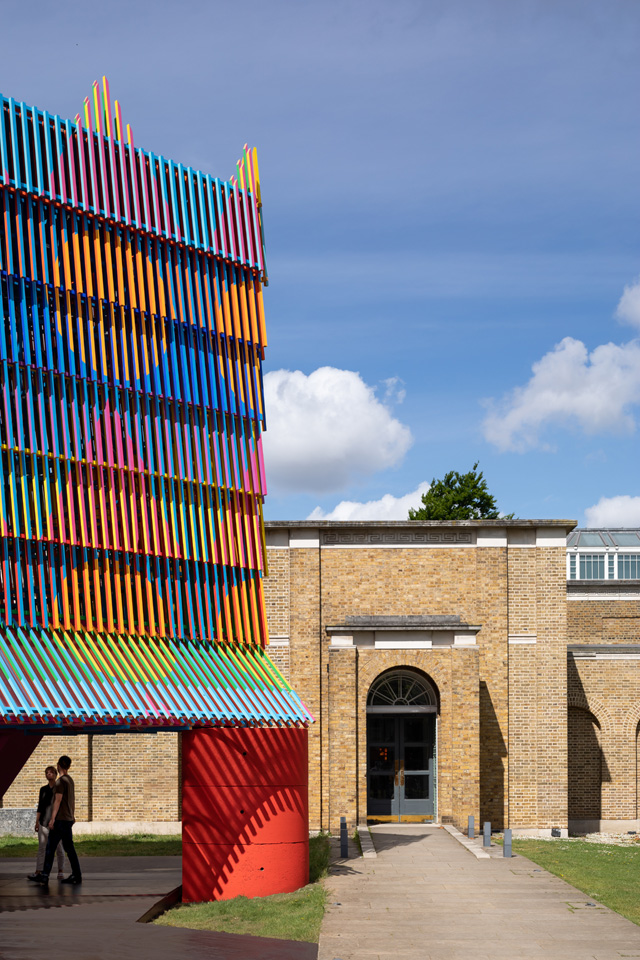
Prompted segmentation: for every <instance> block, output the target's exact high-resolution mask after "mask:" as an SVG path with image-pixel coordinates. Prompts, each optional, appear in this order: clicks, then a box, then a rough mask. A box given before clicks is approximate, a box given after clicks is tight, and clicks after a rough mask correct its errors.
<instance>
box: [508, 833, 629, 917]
mask: <svg viewBox="0 0 640 960" xmlns="http://www.w3.org/2000/svg"><path fill="white" fill-rule="evenodd" d="M513 850H514V853H519V854H521V855H522V856H523V857H527V858H528V859H529V860H533V862H534V863H537V864H539V865H540V866H541V867H544V869H545V870H548V871H549V873H554V874H555V875H556V877H561V878H562V879H563V880H566V881H567V883H570V884H572V886H574V887H577V888H578V890H582V892H583V893H586V895H587V896H588V897H591V898H593V899H594V900H598V901H599V902H600V903H603V904H604V905H605V906H606V907H610V908H611V909H612V910H615V911H616V913H620V914H622V916H623V917H626V918H627V919H628V920H632V921H633V922H634V923H637V924H639V925H640V849H639V848H638V847H635V848H630V847H626V846H625V847H617V846H614V845H613V844H603V843H587V842H586V841H585V842H582V841H580V840H571V841H568V842H563V841H562V840H554V841H549V840H514V841H513Z"/></svg>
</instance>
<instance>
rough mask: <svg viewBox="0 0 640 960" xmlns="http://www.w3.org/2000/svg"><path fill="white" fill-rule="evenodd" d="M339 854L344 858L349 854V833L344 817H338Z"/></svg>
mask: <svg viewBox="0 0 640 960" xmlns="http://www.w3.org/2000/svg"><path fill="white" fill-rule="evenodd" d="M340 856H341V857H343V858H344V859H346V858H347V857H348V856H349V834H348V833H347V818H346V817H340Z"/></svg>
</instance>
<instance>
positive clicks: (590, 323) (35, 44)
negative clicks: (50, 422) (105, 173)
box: [0, 0, 640, 525]
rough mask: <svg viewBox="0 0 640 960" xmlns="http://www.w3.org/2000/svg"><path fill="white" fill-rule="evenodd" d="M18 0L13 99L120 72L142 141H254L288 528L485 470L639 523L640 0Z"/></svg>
mask: <svg viewBox="0 0 640 960" xmlns="http://www.w3.org/2000/svg"><path fill="white" fill-rule="evenodd" d="M0 4H1V5H0V13H2V24H3V26H2V32H3V41H4V42H3V57H2V62H1V63H0V89H1V90H2V92H3V93H4V94H5V95H12V96H14V97H16V98H19V99H21V100H25V101H26V102H27V103H35V104H37V105H38V106H39V107H42V108H47V109H49V110H51V111H54V112H57V113H60V114H62V115H67V116H73V115H75V113H76V112H77V111H78V109H79V108H80V106H81V104H82V101H83V99H84V97H85V95H87V94H88V93H89V91H90V88H91V84H92V82H93V80H94V79H96V78H98V77H100V76H101V75H102V74H103V73H106V74H107V76H108V78H109V81H110V85H111V92H112V96H115V97H117V98H118V99H119V100H120V101H121V104H122V108H123V113H124V117H125V121H128V122H130V123H131V125H132V128H133V131H134V135H135V141H136V144H137V145H139V146H144V147H146V148H149V149H152V150H154V151H157V152H161V153H163V154H165V155H168V156H173V157H174V158H176V159H180V160H182V161H183V162H186V163H188V164H190V165H192V166H199V167H201V168H202V169H204V170H206V171H209V172H211V173H214V174H215V175H217V176H225V177H226V176H229V175H230V174H231V173H232V172H233V170H234V164H235V160H236V159H237V157H238V156H239V152H240V150H241V148H242V145H243V144H244V143H245V141H248V142H249V143H250V144H251V145H255V146H257V148H258V151H259V157H260V167H261V177H262V185H263V199H264V204H265V209H264V215H265V226H266V236H267V260H268V264H269V273H270V286H269V288H268V289H267V290H266V293H265V299H266V309H267V320H268V329H269V336H270V346H269V350H268V356H267V361H266V367H265V370H266V373H267V377H266V383H267V393H268V396H269V400H270V403H269V408H268V411H267V413H268V423H269V431H268V433H267V437H266V444H265V446H266V458H267V471H268V478H269V483H270V494H269V497H268V500H267V506H266V515H267V517H268V518H270V519H303V518H305V517H307V516H308V515H310V514H311V513H312V511H315V512H314V516H342V517H344V518H349V517H356V516H358V517H366V516H371V517H376V516H404V515H405V513H406V507H407V503H408V502H409V500H408V499H407V495H409V494H410V493H412V492H414V491H416V490H417V489H418V488H419V485H420V484H421V483H423V484H424V483H425V482H428V481H429V480H430V479H431V478H432V477H434V476H436V477H438V476H441V475H442V474H443V473H444V472H445V471H447V470H449V469H457V470H461V471H464V470H467V469H469V468H470V467H471V465H472V464H473V462H474V461H475V460H479V461H480V465H481V468H482V469H483V470H484V473H485V475H486V477H487V479H488V481H489V486H490V489H491V490H492V491H493V492H494V493H495V494H496V495H497V498H498V502H499V505H500V507H501V508H502V509H504V510H505V511H513V512H515V514H516V515H517V516H520V517H564V518H575V519H576V520H578V521H579V522H580V523H585V521H587V522H591V523H608V524H638V525H640V497H639V496H638V494H639V493H640V491H639V490H638V482H637V477H638V465H639V461H640V458H639V456H638V447H637V423H636V422H637V416H638V407H639V406H640V344H639V342H638V336H639V335H640V288H639V287H637V286H636V284H637V283H638V277H639V276H640V177H639V176H638V170H639V167H640V123H639V122H638V94H639V93H640V59H639V58H638V55H637V51H638V47H639V43H640V8H639V7H638V4H637V3H636V2H635V0H629V2H626V0H609V2H608V3H607V4H603V3H601V2H591V0H580V2H575V3H574V2H569V0H554V2H519V0H504V2H497V0H496V2H491V0H486V2H475V0H473V2H472V0H466V2H465V0H446V2H435V0H434V2H412V0H406V2H405V0H395V2H394V3H381V2H378V0H369V2H350V0H342V2H333V0H325V2H324V3H323V4H318V3H307V2H270V0H262V2H251V0H249V2H245V3H243V4H241V5H238V6H234V5H229V4H222V3H218V2H216V0H209V2H203V3H199V2H189V0H185V2H183V3H181V4H179V5H178V4H174V3H172V4H169V3H166V2H164V0H155V2H153V3H150V2H149V3H147V2H129V3H120V2H115V3H106V4H104V5H103V6H102V7H101V8H99V7H98V5H90V4H85V3H82V4H80V3H75V2H71V3H64V2H63V3H61V4H57V5H52V4H46V5H45V4H44V3H41V2H40V0H37V2H35V3H31V4H29V5H23V6H22V8H16V6H15V5H14V4H9V3H8V2H7V0H0ZM94 7H95V9H94ZM625 288H627V293H626V295H625V299H624V301H623V304H622V307H621V308H620V309H619V303H620V301H621V298H622V297H623V294H624V291H625ZM616 311H618V316H616ZM566 338H570V339H568V340H567V339H566ZM634 338H635V339H634ZM609 344H611V345H612V346H607V345H609ZM558 345H560V346H558ZM534 365H535V372H533V371H532V368H533V367H534ZM514 391H515V392H514ZM414 497H415V494H414ZM383 498H386V499H384V501H383ZM345 501H348V502H351V503H352V504H365V503H368V504H370V506H368V507H367V508H362V507H358V506H352V507H346V506H344V505H343V506H342V507H341V508H340V510H339V511H338V513H337V514H336V513H334V510H335V508H336V507H337V506H338V504H340V503H344V502H345ZM398 501H399V502H398ZM592 508H594V509H592ZM585 511H587V512H586V513H585Z"/></svg>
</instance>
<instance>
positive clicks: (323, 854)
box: [155, 834, 330, 943]
mask: <svg viewBox="0 0 640 960" xmlns="http://www.w3.org/2000/svg"><path fill="white" fill-rule="evenodd" d="M329 849H330V848H329V838H328V837H327V835H326V834H319V835H318V836H317V837H311V838H310V840H309V883H308V885H307V886H306V887H302V888H301V889H300V890H295V891H294V892H293V893H278V894H275V895H274V896H271V897H253V898H249V897H234V899H233V900H217V901H214V902H212V903H190V904H180V905H179V906H176V907H174V908H173V909H171V910H168V911H167V912H166V913H164V914H163V915H162V916H161V917H158V919H157V920H156V921H155V923H157V924H158V925H160V926H168V927H188V928H189V929H191V930H216V931H218V932H223V933H239V934H250V935H251V936H254V937H272V938H275V939H278V940H298V941H303V942H307V943H317V942H318V938H319V936H320V925H321V923H322V917H323V916H324V906H325V900H326V891H325V888H324V885H323V884H321V883H320V882H319V881H320V880H322V878H323V877H326V875H327V872H328V869H329Z"/></svg>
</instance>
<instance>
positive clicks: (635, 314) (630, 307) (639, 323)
mask: <svg viewBox="0 0 640 960" xmlns="http://www.w3.org/2000/svg"><path fill="white" fill-rule="evenodd" d="M616 317H617V318H618V320H621V321H622V322H623V323H629V324H631V326H632V327H638V329H639V330H640V279H638V280H637V281H636V282H635V283H633V284H632V285H631V286H629V287H625V288H624V292H623V294H622V296H621V297H620V303H619V304H618V306H617V308H616Z"/></svg>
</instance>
